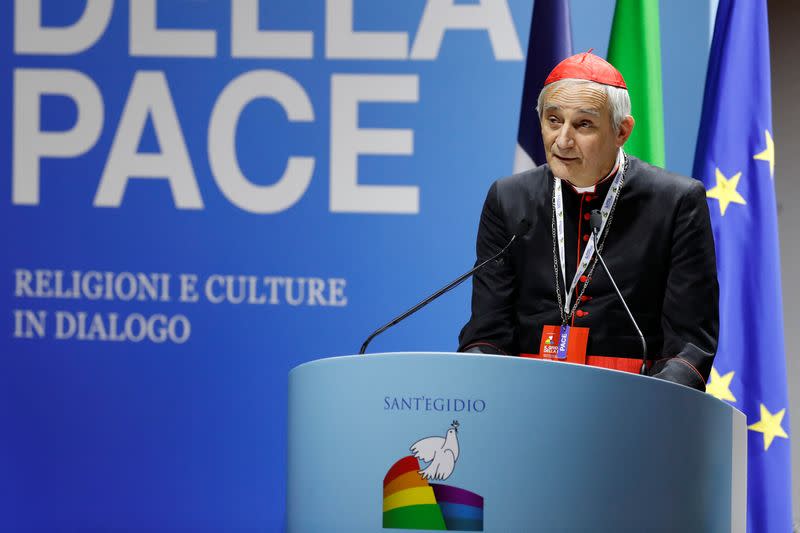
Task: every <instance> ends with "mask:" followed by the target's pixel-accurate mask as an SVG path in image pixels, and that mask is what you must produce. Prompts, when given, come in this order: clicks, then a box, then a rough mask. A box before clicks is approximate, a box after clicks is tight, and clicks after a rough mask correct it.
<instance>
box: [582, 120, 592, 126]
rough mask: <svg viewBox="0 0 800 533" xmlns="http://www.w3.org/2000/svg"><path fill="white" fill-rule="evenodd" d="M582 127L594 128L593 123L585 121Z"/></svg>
mask: <svg viewBox="0 0 800 533" xmlns="http://www.w3.org/2000/svg"><path fill="white" fill-rule="evenodd" d="M580 127H581V128H591V127H592V123H591V122H588V121H586V120H584V121H583V122H581V123H580Z"/></svg>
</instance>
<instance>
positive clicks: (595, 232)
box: [589, 209, 647, 376]
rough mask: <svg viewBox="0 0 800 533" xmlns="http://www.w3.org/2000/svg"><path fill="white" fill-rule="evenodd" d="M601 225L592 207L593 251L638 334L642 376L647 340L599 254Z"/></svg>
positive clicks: (596, 212) (645, 370)
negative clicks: (640, 344)
mask: <svg viewBox="0 0 800 533" xmlns="http://www.w3.org/2000/svg"><path fill="white" fill-rule="evenodd" d="M602 225H603V216H602V215H601V214H600V211H598V210H597V209H593V210H592V214H591V216H590V218H589V226H590V227H591V229H592V236H593V237H594V248H595V253H596V254H597V258H598V259H599V260H600V264H601V265H603V270H605V271H606V275H607V276H608V279H609V280H611V286H613V287H614V290H615V291H617V296H619V301H620V302H622V306H623V307H624V308H625V311H626V312H627V313H628V318H630V319H631V323H632V324H633V327H634V328H636V333H638V334H639V340H641V341H642V367H641V368H640V369H639V374H641V375H643V376H644V375H646V372H647V341H645V339H644V335H642V330H641V329H639V325H638V324H637V323H636V319H635V318H633V313H631V310H630V309H628V304H627V303H625V298H623V297H622V293H621V292H619V289H618V288H617V284H616V283H615V282H614V278H613V277H612V276H611V272H610V271H609V270H608V267H607V266H606V262H605V261H603V256H602V255H600V243H599V236H600V227H601V226H602Z"/></svg>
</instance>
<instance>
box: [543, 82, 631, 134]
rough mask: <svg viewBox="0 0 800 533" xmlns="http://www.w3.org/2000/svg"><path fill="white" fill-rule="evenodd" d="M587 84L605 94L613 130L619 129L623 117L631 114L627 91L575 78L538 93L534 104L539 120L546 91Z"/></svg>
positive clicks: (548, 86) (547, 87)
mask: <svg viewBox="0 0 800 533" xmlns="http://www.w3.org/2000/svg"><path fill="white" fill-rule="evenodd" d="M587 84H588V85H592V86H593V87H595V88H597V89H600V90H602V91H603V92H605V93H606V98H607V99H608V108H609V110H610V111H611V122H612V123H613V125H614V129H615V130H617V129H619V126H620V124H622V121H623V120H625V117H627V116H628V115H630V114H631V97H630V96H629V95H628V90H627V89H623V88H621V87H612V86H611V85H605V84H602V83H597V82H595V81H590V80H579V79H575V78H564V79H563V80H558V81H556V82H553V83H551V84H550V85H545V86H544V87H543V88H542V90H541V92H540V93H539V100H538V101H537V103H536V112H537V113H539V120H541V119H542V113H544V97H545V93H547V92H548V91H554V90H556V89H558V88H559V87H572V86H574V85H587Z"/></svg>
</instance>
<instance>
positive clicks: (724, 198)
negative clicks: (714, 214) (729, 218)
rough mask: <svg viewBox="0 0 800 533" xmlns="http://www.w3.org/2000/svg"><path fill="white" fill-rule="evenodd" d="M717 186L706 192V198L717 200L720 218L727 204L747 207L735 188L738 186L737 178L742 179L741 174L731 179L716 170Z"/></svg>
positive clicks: (723, 214)
mask: <svg viewBox="0 0 800 533" xmlns="http://www.w3.org/2000/svg"><path fill="white" fill-rule="evenodd" d="M716 174H717V185H716V186H715V187H714V188H712V189H709V190H708V191H706V196H708V197H709V198H714V199H716V200H719V210H720V213H721V214H722V216H725V210H726V209H728V204H730V203H731V202H732V203H734V204H742V205H747V202H745V201H744V198H742V195H741V194H739V193H738V192H737V191H736V187H737V186H738V185H739V178H741V177H742V173H741V172H737V173H736V174H735V175H734V176H733V177H732V178H731V179H728V178H726V177H725V175H724V174H723V173H722V172H721V171H720V169H719V168H717V172H716Z"/></svg>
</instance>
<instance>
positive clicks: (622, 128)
mask: <svg viewBox="0 0 800 533" xmlns="http://www.w3.org/2000/svg"><path fill="white" fill-rule="evenodd" d="M635 125H636V121H635V120H633V117H632V116H630V115H628V116H627V117H625V118H624V119H622V122H621V123H620V125H619V129H618V130H617V139H616V142H617V147H620V146H622V145H623V144H625V143H626V142H627V140H628V138H629V137H630V136H631V133H633V127H634V126H635Z"/></svg>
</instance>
